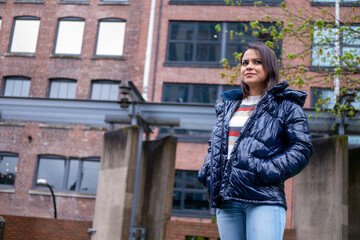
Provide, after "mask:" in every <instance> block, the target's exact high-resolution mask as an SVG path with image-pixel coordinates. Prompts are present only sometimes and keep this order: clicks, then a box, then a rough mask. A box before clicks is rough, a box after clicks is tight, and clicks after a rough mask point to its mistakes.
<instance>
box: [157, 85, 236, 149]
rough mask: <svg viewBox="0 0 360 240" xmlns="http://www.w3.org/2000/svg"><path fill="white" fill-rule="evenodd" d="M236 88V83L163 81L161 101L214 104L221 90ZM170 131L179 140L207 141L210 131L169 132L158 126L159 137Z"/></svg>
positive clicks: (177, 130)
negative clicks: (216, 83)
mask: <svg viewBox="0 0 360 240" xmlns="http://www.w3.org/2000/svg"><path fill="white" fill-rule="evenodd" d="M238 88H239V86H237V85H215V84H183V83H164V85H163V95H162V101H163V102H181V103H211V104H214V103H215V102H216V99H217V98H218V97H219V94H220V93H221V92H224V91H228V90H232V89H238ZM170 133H171V134H173V135H174V136H176V137H178V140H179V141H181V142H207V141H208V140H209V138H210V135H211V131H205V130H187V129H180V128H175V129H173V132H171V130H170V129H169V128H160V130H159V137H162V136H165V135H169V134H170Z"/></svg>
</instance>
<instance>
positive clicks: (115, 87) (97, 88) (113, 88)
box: [91, 82, 119, 101]
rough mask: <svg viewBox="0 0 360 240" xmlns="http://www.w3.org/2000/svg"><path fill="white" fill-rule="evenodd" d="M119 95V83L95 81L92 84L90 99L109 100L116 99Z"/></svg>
mask: <svg viewBox="0 0 360 240" xmlns="http://www.w3.org/2000/svg"><path fill="white" fill-rule="evenodd" d="M118 95H119V84H118V83H116V82H114V83H106V82H103V83H101V82H96V83H93V84H92V90H91V99H92V100H110V101H116V100H117V99H118Z"/></svg>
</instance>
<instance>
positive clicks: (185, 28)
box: [170, 22, 195, 40]
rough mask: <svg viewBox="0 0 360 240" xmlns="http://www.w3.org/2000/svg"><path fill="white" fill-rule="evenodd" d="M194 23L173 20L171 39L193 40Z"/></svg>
mask: <svg viewBox="0 0 360 240" xmlns="http://www.w3.org/2000/svg"><path fill="white" fill-rule="evenodd" d="M194 26H195V24H194V23H186V22H183V23H180V22H172V23H170V27H171V32H170V39H171V40H191V39H193V35H194Z"/></svg>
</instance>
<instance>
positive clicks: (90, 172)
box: [80, 161, 100, 193]
mask: <svg viewBox="0 0 360 240" xmlns="http://www.w3.org/2000/svg"><path fill="white" fill-rule="evenodd" d="M99 169H100V161H84V162H83V165H82V171H81V175H80V191H81V192H89V193H96V189H97V183H98V176H99Z"/></svg>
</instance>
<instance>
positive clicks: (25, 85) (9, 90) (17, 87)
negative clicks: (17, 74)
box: [4, 78, 30, 97]
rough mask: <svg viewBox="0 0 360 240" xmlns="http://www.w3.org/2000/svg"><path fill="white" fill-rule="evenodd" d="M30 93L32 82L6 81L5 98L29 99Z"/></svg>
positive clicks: (24, 80)
mask: <svg viewBox="0 0 360 240" xmlns="http://www.w3.org/2000/svg"><path fill="white" fill-rule="evenodd" d="M29 91H30V80H27V79H12V78H8V79H5V91H4V96H9V97H28V96H29Z"/></svg>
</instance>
